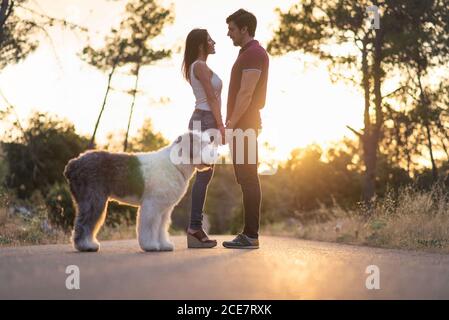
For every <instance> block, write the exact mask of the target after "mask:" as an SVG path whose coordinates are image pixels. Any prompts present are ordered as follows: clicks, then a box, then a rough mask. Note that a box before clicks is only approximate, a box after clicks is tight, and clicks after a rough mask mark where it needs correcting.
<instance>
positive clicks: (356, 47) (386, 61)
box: [268, 0, 447, 204]
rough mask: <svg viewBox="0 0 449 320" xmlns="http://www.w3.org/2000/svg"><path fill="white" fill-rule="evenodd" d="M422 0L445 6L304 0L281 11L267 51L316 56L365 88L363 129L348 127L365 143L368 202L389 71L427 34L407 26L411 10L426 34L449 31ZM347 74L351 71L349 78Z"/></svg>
mask: <svg viewBox="0 0 449 320" xmlns="http://www.w3.org/2000/svg"><path fill="white" fill-rule="evenodd" d="M421 2H427V3H431V5H430V7H429V8H431V9H432V13H436V12H437V11H438V10H439V9H440V8H441V7H442V6H444V1H418V0H411V1H405V0H397V1H366V0H365V1H356V0H337V1H332V2H330V1H324V0H305V1H303V2H302V3H301V4H297V5H294V6H293V7H292V8H290V10H289V11H287V12H285V13H282V12H281V11H280V10H279V9H278V14H279V17H280V26H279V27H278V29H277V30H276V31H275V34H274V37H273V39H272V40H271V42H270V43H269V45H268V50H269V52H270V53H272V54H274V55H280V54H284V53H286V52H289V51H297V50H299V51H302V52H304V53H308V54H312V55H315V56H317V57H319V58H320V59H322V60H324V61H327V62H329V69H330V73H331V76H332V77H333V79H336V80H346V81H350V82H353V83H356V84H358V85H359V86H360V87H361V89H362V91H363V93H364V119H363V122H364V128H363V131H362V132H358V131H356V130H354V129H352V128H349V129H351V130H352V131H353V132H354V133H355V134H356V135H357V136H358V137H359V138H360V141H361V143H362V146H363V162H364V166H365V172H364V184H363V200H364V201H365V202H366V203H367V204H369V203H370V201H371V199H372V198H373V196H374V195H375V187H376V170H377V159H378V151H379V143H380V141H381V139H382V134H383V129H384V128H383V126H384V122H385V110H384V109H385V103H384V102H385V96H388V95H389V94H387V95H385V96H384V95H383V94H382V83H383V82H384V80H385V79H386V78H387V76H388V75H389V73H393V72H396V71H398V70H400V71H404V69H403V67H402V66H401V65H400V64H398V56H399V55H400V54H399V52H401V50H403V49H404V41H405V40H406V39H411V38H414V40H415V42H416V43H420V42H421V43H425V37H424V34H420V33H418V34H416V33H411V32H410V31H409V30H407V27H409V26H410V19H411V18H410V17H408V16H407V12H409V10H412V9H413V10H414V11H413V12H414V13H416V14H418V17H419V19H418V21H417V22H416V23H417V24H418V25H420V26H423V28H424V27H426V28H427V29H426V32H429V33H432V32H434V33H439V32H441V28H443V30H447V19H446V21H441V20H439V19H441V18H439V19H437V20H434V19H432V18H431V15H429V16H427V14H426V13H423V12H421V13H420V11H419V10H416V8H421V6H420V3H421ZM373 4H374V5H376V6H377V7H378V8H379V13H382V19H381V21H380V28H379V29H374V28H372V26H371V24H370V23H369V19H368V16H367V12H366V10H367V8H368V7H369V6H371V5H373ZM400 13H402V15H401V14H400ZM415 17H416V16H415ZM433 27H435V28H433ZM445 32H446V33H447V31H445ZM425 36H426V37H427V34H425ZM438 41H441V38H439V40H438ZM398 43H399V44H398ZM439 45H441V43H439ZM337 48H338V49H339V50H336V49H337ZM348 72H351V73H350V76H349V77H348V76H347V73H348ZM396 91H397V90H395V91H394V92H396Z"/></svg>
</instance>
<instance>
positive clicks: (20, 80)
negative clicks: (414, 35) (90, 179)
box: [0, 0, 363, 159]
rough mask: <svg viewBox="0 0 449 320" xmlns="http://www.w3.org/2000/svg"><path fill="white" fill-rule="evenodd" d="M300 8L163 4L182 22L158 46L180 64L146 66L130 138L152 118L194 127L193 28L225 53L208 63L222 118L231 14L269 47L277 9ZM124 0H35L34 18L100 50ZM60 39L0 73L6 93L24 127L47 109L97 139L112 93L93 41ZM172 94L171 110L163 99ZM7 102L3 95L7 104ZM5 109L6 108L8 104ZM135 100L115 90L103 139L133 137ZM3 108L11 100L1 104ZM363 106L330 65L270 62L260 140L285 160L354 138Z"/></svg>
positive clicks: (123, 84)
mask: <svg viewBox="0 0 449 320" xmlns="http://www.w3.org/2000/svg"><path fill="white" fill-rule="evenodd" d="M295 2H297V1H291V0H286V1H268V0H257V1H256V0H253V1H249V0H248V1H242V0H239V1H236V0H226V1H225V0H222V1H208V0H193V1H181V0H178V1H161V2H160V3H162V4H164V6H167V5H169V4H170V3H173V5H174V9H175V22H174V24H173V25H171V26H168V27H167V28H166V29H165V30H164V33H163V35H162V36H161V37H160V38H159V39H157V40H156V41H155V42H154V43H155V46H157V47H158V48H159V47H160V48H171V49H176V48H181V50H178V51H177V52H175V53H174V55H173V56H172V58H170V59H166V60H164V61H161V62H159V63H158V64H157V65H154V66H149V67H145V68H144V69H143V72H142V75H141V78H140V84H139V90H141V91H143V92H142V94H140V95H139V96H138V97H137V101H136V107H135V112H134V118H133V121H132V124H131V134H134V133H135V132H136V131H137V130H138V129H139V127H140V126H141V125H142V123H143V121H144V119H145V118H148V117H150V118H151V119H152V121H153V125H154V128H155V129H156V130H157V131H160V132H162V133H163V134H164V135H165V136H166V137H167V138H168V139H170V140H171V139H174V138H175V137H176V136H177V135H179V134H180V133H181V132H183V131H184V130H186V129H187V124H188V120H189V117H190V114H191V113H192V111H193V107H194V97H193V94H192V91H191V88H190V86H189V84H188V83H187V82H186V81H185V80H184V79H183V78H182V75H181V71H180V67H181V60H182V50H183V45H184V40H185V37H186V35H187V34H188V32H189V31H190V30H191V29H192V28H195V27H203V28H207V29H208V30H209V33H210V35H211V36H212V38H213V39H214V40H215V41H216V51H217V53H216V54H215V55H213V56H210V57H209V59H208V64H209V66H210V67H211V68H212V69H213V70H214V71H215V72H216V73H217V74H218V75H219V76H220V77H221V79H222V80H223V82H224V88H223V93H222V99H223V106H222V111H223V116H225V110H226V98H227V87H228V83H229V76H230V70H231V67H232V64H233V63H234V61H235V58H236V57H237V54H238V50H239V49H238V48H237V47H234V46H233V45H232V42H231V40H230V39H229V38H228V37H227V36H226V33H227V25H226V23H225V19H226V17H227V16H228V15H229V14H231V13H232V12H234V11H235V10H237V9H239V8H241V7H242V8H245V9H247V10H249V11H251V12H253V13H254V14H255V15H256V17H257V18H258V28H257V31H256V39H257V40H259V41H260V42H261V43H262V45H263V46H266V45H267V43H268V41H269V40H270V39H271V37H272V34H273V30H274V29H275V28H276V25H277V16H276V14H275V13H274V9H275V8H276V7H279V6H280V7H281V8H282V9H287V8H289V7H290V5H291V4H292V3H295ZM125 3H126V1H108V0H96V1H91V0H64V1H53V0H36V1H31V2H30V6H33V8H35V10H36V11H40V12H44V13H45V14H48V15H51V16H55V17H60V18H65V19H67V20H69V21H72V22H74V23H77V24H79V25H83V26H86V27H87V28H89V30H90V34H89V38H90V43H91V44H92V45H93V46H101V44H102V40H103V38H104V36H105V35H106V34H107V33H108V32H109V30H110V28H111V27H112V26H114V25H117V24H118V23H119V22H120V20H121V14H122V12H123V9H124V4H125ZM50 36H51V39H52V41H50V40H48V39H46V38H44V37H43V38H42V41H41V46H40V47H39V49H38V50H37V51H36V52H35V53H33V54H32V55H30V56H29V57H28V58H27V59H26V60H25V61H24V62H22V63H20V64H18V65H13V66H9V67H7V68H6V69H4V70H2V71H1V73H0V89H1V90H2V92H3V94H4V95H5V96H6V97H7V99H8V100H9V101H10V102H11V103H12V104H13V105H15V106H16V107H17V111H18V113H19V117H20V118H21V120H22V121H24V120H25V119H26V118H27V117H28V116H29V114H30V112H31V111H32V110H39V111H48V112H51V113H55V114H57V115H59V116H62V117H65V118H67V119H69V120H70V121H72V122H73V123H74V124H75V126H76V129H77V131H78V132H79V133H81V134H86V135H89V136H90V134H91V133H92V131H93V128H94V124H95V121H96V118H97V115H98V113H99V108H100V106H101V102H102V99H103V96H104V92H105V88H106V83H107V74H105V73H102V72H100V71H98V70H96V69H95V68H93V67H91V66H89V65H88V64H86V63H85V62H83V61H81V60H80V59H79V58H78V56H77V54H78V53H79V52H80V51H81V50H82V48H83V47H84V46H85V45H86V44H87V38H86V36H85V35H82V34H76V33H74V32H73V31H70V30H66V31H61V30H60V29H58V28H54V29H52V30H51V32H50ZM132 83H133V79H132V78H130V77H128V76H126V75H123V74H122V75H120V74H118V75H117V76H116V77H115V79H114V81H113V87H114V88H117V89H122V90H129V89H131V88H132ZM165 97H169V101H168V103H161V99H163V100H164V99H165ZM0 101H1V98H0ZM1 102H3V101H1ZM130 103H131V97H130V96H128V95H126V94H124V93H122V92H114V93H112V95H111V96H110V99H109V101H108V104H107V106H106V109H105V112H104V116H103V118H102V121H101V123H100V126H99V129H98V134H97V137H98V140H99V141H100V142H102V141H104V139H105V137H106V135H107V133H109V132H113V131H120V130H123V131H124V130H126V125H127V119H128V113H129V106H130ZM0 107H3V103H1V104H0ZM362 112H363V100H362V96H361V94H360V92H359V91H358V89H357V88H354V87H349V86H347V85H344V84H340V83H337V84H332V83H331V82H330V80H329V77H328V73H327V69H326V66H325V65H323V64H317V63H315V64H314V63H313V59H311V58H310V57H305V56H303V55H301V54H299V53H291V54H289V55H287V56H283V57H271V59H270V75H269V83H268V98H267V104H266V106H265V109H264V110H263V113H262V119H263V120H262V121H263V127H264V130H263V133H262V136H261V138H260V139H261V141H268V142H269V143H270V144H272V145H273V146H274V147H275V148H276V152H275V155H276V158H278V159H285V158H286V157H287V156H288V154H289V152H290V151H291V150H292V149H293V148H295V147H303V146H306V145H308V144H311V143H318V144H320V145H322V146H326V145H327V143H329V142H330V141H336V140H339V139H341V138H342V137H343V136H344V135H347V136H351V137H352V134H351V133H350V132H349V131H348V129H346V127H345V126H346V125H351V126H353V127H354V128H356V129H359V128H360V127H361V125H362Z"/></svg>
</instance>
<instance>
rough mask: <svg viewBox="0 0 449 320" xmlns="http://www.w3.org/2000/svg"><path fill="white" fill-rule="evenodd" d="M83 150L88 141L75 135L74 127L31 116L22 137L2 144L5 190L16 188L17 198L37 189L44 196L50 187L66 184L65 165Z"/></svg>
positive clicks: (56, 119) (56, 120) (54, 119)
mask: <svg viewBox="0 0 449 320" xmlns="http://www.w3.org/2000/svg"><path fill="white" fill-rule="evenodd" d="M86 147H87V139H85V138H83V137H80V136H78V135H77V134H76V132H75V127H74V125H73V124H71V123H69V122H67V121H65V120H63V119H59V118H57V117H55V116H51V115H49V114H43V113H34V114H33V115H32V116H31V117H30V119H29V120H28V126H27V128H26V129H25V130H24V134H23V135H22V136H19V137H16V138H15V139H14V140H12V141H9V142H7V143H2V148H3V150H4V151H5V153H6V156H5V159H6V161H7V164H8V168H9V172H8V175H7V178H6V183H7V187H9V188H13V189H16V190H17V194H18V196H19V197H20V198H27V197H29V196H30V195H31V194H32V192H33V191H34V190H37V189H39V190H40V191H41V192H42V194H43V195H44V196H45V195H46V193H47V192H48V190H49V188H50V187H51V186H52V185H54V184H55V183H63V182H65V178H64V176H63V175H62V172H63V171H64V167H65V165H66V164H67V162H68V161H69V160H70V159H72V158H74V157H76V156H78V155H79V154H80V153H81V152H82V151H84V150H85V149H86Z"/></svg>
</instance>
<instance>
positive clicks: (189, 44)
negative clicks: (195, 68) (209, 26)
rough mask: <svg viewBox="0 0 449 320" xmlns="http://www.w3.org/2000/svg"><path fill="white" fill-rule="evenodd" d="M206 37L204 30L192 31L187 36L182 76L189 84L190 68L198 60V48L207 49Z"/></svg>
mask: <svg viewBox="0 0 449 320" xmlns="http://www.w3.org/2000/svg"><path fill="white" fill-rule="evenodd" d="M207 35H208V33H207V30H206V29H193V30H192V31H190V32H189V34H188V35H187V38H186V47H185V50H184V61H183V62H182V74H183V75H184V78H186V80H187V81H188V82H190V76H189V71H190V66H191V65H192V63H193V62H195V60H196V59H198V55H199V54H200V46H201V45H202V46H203V48H204V49H207Z"/></svg>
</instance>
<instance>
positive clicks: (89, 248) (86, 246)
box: [73, 239, 100, 252]
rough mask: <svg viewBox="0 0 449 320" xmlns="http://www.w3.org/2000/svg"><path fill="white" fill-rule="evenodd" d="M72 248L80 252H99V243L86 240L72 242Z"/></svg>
mask: <svg viewBox="0 0 449 320" xmlns="http://www.w3.org/2000/svg"><path fill="white" fill-rule="evenodd" d="M73 246H74V247H75V249H76V250H78V251H81V252H97V251H98V250H100V243H98V242H97V241H89V240H86V239H83V240H78V241H74V243H73Z"/></svg>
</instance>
